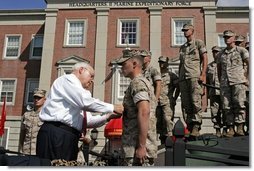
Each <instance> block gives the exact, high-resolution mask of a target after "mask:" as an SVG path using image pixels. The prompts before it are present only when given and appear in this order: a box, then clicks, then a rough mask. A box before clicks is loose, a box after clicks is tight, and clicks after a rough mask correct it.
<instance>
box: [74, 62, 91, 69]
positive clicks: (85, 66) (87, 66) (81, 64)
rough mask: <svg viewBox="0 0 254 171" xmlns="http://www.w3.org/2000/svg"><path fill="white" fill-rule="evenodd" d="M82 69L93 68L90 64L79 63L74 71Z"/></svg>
mask: <svg viewBox="0 0 254 171" xmlns="http://www.w3.org/2000/svg"><path fill="white" fill-rule="evenodd" d="M81 67H83V68H89V67H91V66H90V64H88V63H86V62H78V63H76V64H75V65H74V66H73V67H72V70H73V71H74V70H77V69H79V68H81Z"/></svg>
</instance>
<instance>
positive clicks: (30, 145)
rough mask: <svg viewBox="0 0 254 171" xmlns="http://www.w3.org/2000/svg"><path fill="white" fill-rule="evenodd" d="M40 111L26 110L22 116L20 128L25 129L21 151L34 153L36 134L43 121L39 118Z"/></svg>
mask: <svg viewBox="0 0 254 171" xmlns="http://www.w3.org/2000/svg"><path fill="white" fill-rule="evenodd" d="M39 112H40V111H34V110H32V111H27V112H25V114H24V115H23V117H22V120H21V122H22V127H23V128H22V129H24V130H25V138H24V144H23V153H24V154H29V155H36V140H37V134H38V132H39V129H40V127H41V125H42V124H43V122H42V121H41V120H40V119H39Z"/></svg>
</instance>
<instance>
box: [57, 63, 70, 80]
mask: <svg viewBox="0 0 254 171" xmlns="http://www.w3.org/2000/svg"><path fill="white" fill-rule="evenodd" d="M71 65H72V64H70V66H61V67H58V77H60V76H62V75H65V74H71V73H72V70H73V69H72V66H71Z"/></svg>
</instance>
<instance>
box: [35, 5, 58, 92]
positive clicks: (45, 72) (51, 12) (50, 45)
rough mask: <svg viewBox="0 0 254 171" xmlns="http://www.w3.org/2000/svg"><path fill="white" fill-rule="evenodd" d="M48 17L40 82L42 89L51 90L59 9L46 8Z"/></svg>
mask: <svg viewBox="0 0 254 171" xmlns="http://www.w3.org/2000/svg"><path fill="white" fill-rule="evenodd" d="M45 11H46V19H45V28H44V40H43V51H42V58H41V70H40V82H39V87H40V88H41V89H44V90H47V92H48V91H49V90H50V85H51V75H52V61H53V55H54V47H55V46H54V42H55V31H56V17H57V12H58V10H57V9H46V10H45Z"/></svg>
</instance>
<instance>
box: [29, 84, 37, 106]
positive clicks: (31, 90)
mask: <svg viewBox="0 0 254 171" xmlns="http://www.w3.org/2000/svg"><path fill="white" fill-rule="evenodd" d="M38 87H39V81H34V80H33V81H31V80H30V81H28V99H27V102H28V103H32V102H33V92H34V90H35V89H36V88H38Z"/></svg>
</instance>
